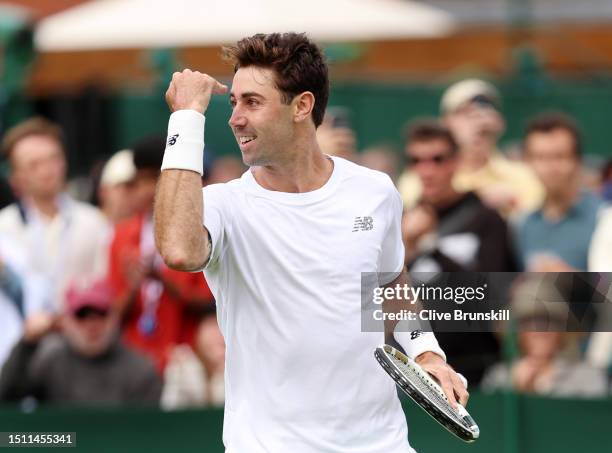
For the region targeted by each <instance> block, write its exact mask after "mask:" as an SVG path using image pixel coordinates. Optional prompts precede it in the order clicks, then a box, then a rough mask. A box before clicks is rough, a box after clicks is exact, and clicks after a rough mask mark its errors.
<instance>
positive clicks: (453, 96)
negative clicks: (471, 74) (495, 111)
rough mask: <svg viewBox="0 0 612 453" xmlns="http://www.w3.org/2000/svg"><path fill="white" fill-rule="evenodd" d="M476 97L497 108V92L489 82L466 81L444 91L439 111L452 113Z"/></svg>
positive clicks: (498, 101)
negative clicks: (486, 100)
mask: <svg viewBox="0 0 612 453" xmlns="http://www.w3.org/2000/svg"><path fill="white" fill-rule="evenodd" d="M478 96H484V97H485V98H487V99H488V100H490V101H491V102H492V103H493V104H494V105H496V106H499V103H500V100H501V97H500V95H499V91H497V89H496V88H495V87H494V86H493V85H491V84H490V83H489V82H485V81H484V80H479V79H466V80H462V81H461V82H457V83H455V84H453V85H451V86H450V87H448V88H447V89H446V91H445V92H444V94H443V95H442V100H441V101H440V111H441V112H442V113H449V112H454V111H455V110H457V109H458V108H459V107H461V106H463V105H465V104H466V103H468V102H470V101H472V100H473V99H474V98H476V97H478Z"/></svg>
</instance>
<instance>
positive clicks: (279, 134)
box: [229, 66, 294, 166]
mask: <svg viewBox="0 0 612 453" xmlns="http://www.w3.org/2000/svg"><path fill="white" fill-rule="evenodd" d="M230 102H231V104H232V116H231V117H230V119H229V125H230V127H231V128H232V131H233V132H234V136H235V137H236V141H237V142H238V146H239V147H240V151H241V152H242V160H243V161H244V163H245V164H246V165H249V166H255V165H257V166H259V165H268V164H270V163H272V162H278V160H279V159H280V160H282V159H283V156H286V154H287V153H288V152H290V151H291V148H293V147H292V146H291V145H292V142H293V137H294V134H293V131H294V122H293V115H292V105H291V104H289V105H287V104H284V103H283V102H282V94H281V92H280V91H279V90H278V89H277V88H276V85H275V82H274V71H272V70H271V69H266V68H259V67H256V66H248V67H245V68H240V69H239V70H238V71H237V72H236V74H235V75H234V81H233V83H232V91H231V94H230Z"/></svg>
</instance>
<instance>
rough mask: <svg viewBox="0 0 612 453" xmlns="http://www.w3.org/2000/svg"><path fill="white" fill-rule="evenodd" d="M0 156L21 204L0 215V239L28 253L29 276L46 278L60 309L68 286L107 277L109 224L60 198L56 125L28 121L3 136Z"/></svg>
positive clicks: (61, 165) (62, 174)
mask: <svg viewBox="0 0 612 453" xmlns="http://www.w3.org/2000/svg"><path fill="white" fill-rule="evenodd" d="M2 150H3V152H4V156H5V157H6V158H7V159H8V161H9V164H10V170H11V175H10V181H11V185H12V187H13V189H14V191H15V193H16V194H17V196H18V198H19V201H17V202H16V203H14V204H11V205H10V206H7V207H6V208H4V209H2V210H1V211H0V234H2V235H4V236H5V237H6V238H7V240H11V241H15V243H17V244H19V246H20V247H22V248H23V249H24V250H25V251H26V262H27V268H28V272H29V271H30V270H31V271H32V272H39V273H41V274H43V275H44V276H46V277H47V278H48V280H49V282H50V283H51V285H52V286H53V288H52V294H53V299H54V303H55V305H56V307H57V308H59V307H60V306H61V303H62V300H61V299H62V295H63V294H64V292H65V287H66V284H67V282H69V281H73V280H75V279H81V280H83V281H85V280H89V281H92V280H94V279H96V278H99V277H101V276H102V275H104V273H105V272H106V265H107V238H108V233H109V231H108V223H107V222H106V220H105V219H104V217H103V216H102V214H101V213H100V211H98V210H97V209H96V208H94V207H93V206H90V205H87V204H85V203H81V202H79V201H76V200H74V199H72V198H71V197H70V196H69V195H68V194H66V193H65V192H64V188H65V183H66V158H65V155H64V149H63V145H62V134H61V131H60V129H59V128H58V127H57V126H56V125H54V124H53V123H50V122H49V121H47V120H45V119H43V118H32V119H29V120H26V121H24V122H22V123H20V124H18V125H17V126H15V127H14V128H12V129H10V130H9V131H8V132H7V133H6V134H5V136H4V139H3V142H2Z"/></svg>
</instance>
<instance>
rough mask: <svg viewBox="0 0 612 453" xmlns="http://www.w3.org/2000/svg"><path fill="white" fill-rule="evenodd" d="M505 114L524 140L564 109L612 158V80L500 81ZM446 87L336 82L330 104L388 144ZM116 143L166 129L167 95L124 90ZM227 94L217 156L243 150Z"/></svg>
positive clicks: (594, 148)
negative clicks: (534, 121) (537, 117)
mask: <svg viewBox="0 0 612 453" xmlns="http://www.w3.org/2000/svg"><path fill="white" fill-rule="evenodd" d="M499 85H500V89H501V91H502V94H503V98H504V102H503V112H504V114H505V116H506V118H507V121H508V128H507V132H506V134H505V135H504V137H503V140H502V142H503V143H504V144H506V145H507V144H510V143H512V142H516V141H518V140H519V139H520V136H521V133H522V131H523V128H524V125H525V122H526V121H527V119H529V118H530V117H532V116H533V115H534V114H536V113H539V112H542V111H545V110H553V109H555V110H561V111H563V112H566V113H567V114H570V115H572V116H574V117H575V118H576V119H577V120H578V122H579V124H580V125H581V126H582V128H583V130H584V136H585V150H586V152H587V154H593V155H598V156H602V157H606V156H612V143H611V142H612V134H611V133H610V123H611V121H612V117H611V113H612V79H610V80H608V79H605V80H599V81H594V80H590V81H576V82H569V81H564V82H553V81H547V82H541V83H531V82H524V81H522V80H521V79H513V80H509V81H506V82H502V83H500V84H499ZM444 88H445V86H443V85H435V86H434V85H427V84H380V83H379V84H375V83H365V82H362V83H346V82H345V83H336V84H333V85H332V93H331V99H330V105H341V106H346V107H348V108H349V109H350V110H351V111H352V112H353V115H352V124H353V126H354V128H355V129H356V131H357V133H358V139H359V145H360V148H365V147H367V146H371V145H376V144H380V143H389V144H393V145H395V146H398V147H399V146H401V145H402V129H403V126H404V125H405V123H406V122H407V121H409V120H410V119H414V118H415V117H418V116H423V115H425V116H434V115H437V114H438V103H439V100H440V97H441V95H442V93H443V90H444ZM111 112H112V123H111V124H112V127H111V129H112V131H113V133H114V134H115V135H114V137H113V140H112V141H113V143H114V145H115V148H116V149H119V148H120V147H124V146H127V145H128V144H129V143H131V142H132V141H134V140H135V139H137V138H139V137H140V136H142V134H144V133H151V132H161V133H164V132H165V130H166V124H167V119H168V110H167V107H166V106H165V103H164V101H163V96H162V95H161V94H160V95H159V96H151V95H144V94H140V95H136V94H124V95H122V96H119V97H116V98H114V99H113V100H112V102H111ZM229 115H230V108H229V104H228V101H227V98H225V97H223V98H221V97H215V98H213V101H212V104H211V107H210V108H209V111H208V113H207V130H206V135H207V144H208V145H210V146H211V148H212V149H213V150H215V152H216V153H218V154H227V153H235V154H236V155H238V153H239V150H238V147H237V145H236V143H235V140H234V138H233V136H232V134H231V131H230V129H229V127H228V125H227V120H228V119H229Z"/></svg>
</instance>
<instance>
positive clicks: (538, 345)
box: [519, 331, 563, 359]
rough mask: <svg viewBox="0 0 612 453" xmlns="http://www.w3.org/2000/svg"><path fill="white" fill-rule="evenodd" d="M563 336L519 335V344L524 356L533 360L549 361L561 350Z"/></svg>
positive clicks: (526, 332)
mask: <svg viewBox="0 0 612 453" xmlns="http://www.w3.org/2000/svg"><path fill="white" fill-rule="evenodd" d="M562 335H563V334H562V333H561V332H532V331H524V332H520V333H519V344H520V347H521V350H522V352H523V354H524V355H525V356H528V357H531V358H534V359H550V358H552V357H554V356H555V355H556V354H557V352H559V350H560V349H561V346H562V340H563V336H562Z"/></svg>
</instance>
